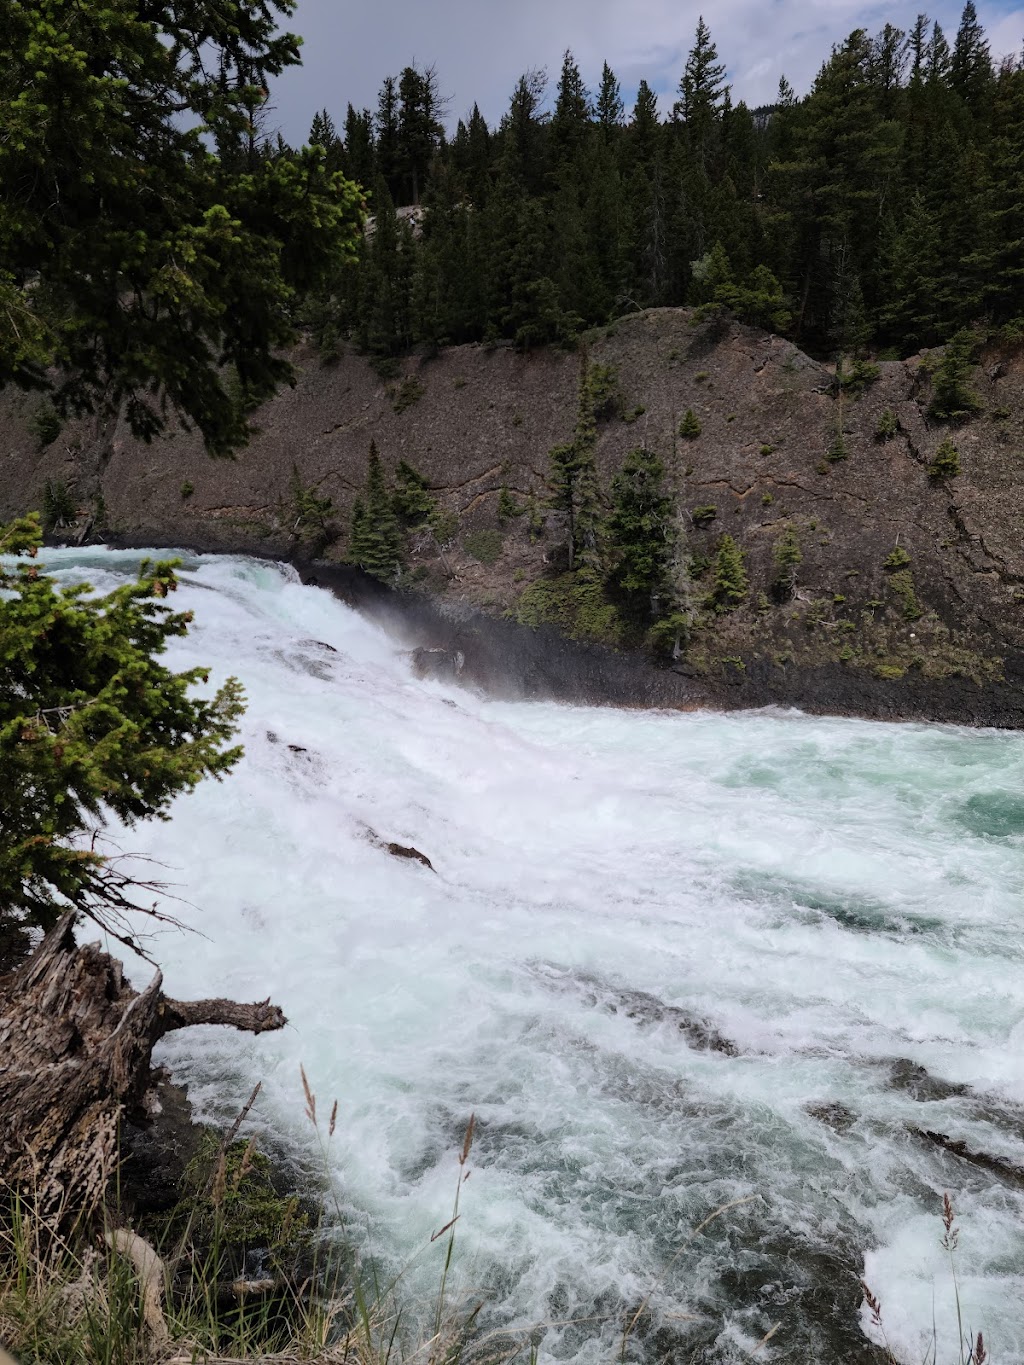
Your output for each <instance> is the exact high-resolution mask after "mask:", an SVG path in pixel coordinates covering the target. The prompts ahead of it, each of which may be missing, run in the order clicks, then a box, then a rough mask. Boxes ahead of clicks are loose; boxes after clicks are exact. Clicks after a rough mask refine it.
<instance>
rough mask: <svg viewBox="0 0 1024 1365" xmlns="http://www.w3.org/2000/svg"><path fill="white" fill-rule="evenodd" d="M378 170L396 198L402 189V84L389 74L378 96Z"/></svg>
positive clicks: (376, 122)
mask: <svg viewBox="0 0 1024 1365" xmlns="http://www.w3.org/2000/svg"><path fill="white" fill-rule="evenodd" d="M375 128H376V172H377V175H378V176H379V177H380V179H381V180H383V182H384V184H385V185H386V186H387V190H388V194H389V195H390V196H391V199H392V202H394V201H395V200H396V199H398V198H399V197H400V195H401V193H402V174H401V172H402V166H401V151H400V149H399V134H398V85H397V83H396V81H395V78H394V76H386V77H385V78H384V83H383V85H382V86H381V88H380V94H379V95H378V96H377V115H376V119H375Z"/></svg>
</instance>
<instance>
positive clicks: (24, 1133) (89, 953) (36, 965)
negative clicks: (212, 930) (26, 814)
mask: <svg viewBox="0 0 1024 1365" xmlns="http://www.w3.org/2000/svg"><path fill="white" fill-rule="evenodd" d="M73 924H74V915H73V914H72V913H68V914H66V915H65V916H64V917H63V918H62V919H61V921H60V923H59V924H57V925H56V927H55V928H54V929H53V930H51V932H50V933H49V934H47V936H46V938H45V939H44V940H43V941H42V943H41V944H40V945H39V947H38V948H37V949H36V951H35V952H34V953H33V954H32V956H31V957H30V958H29V959H28V961H26V962H25V963H24V964H23V965H22V966H21V967H19V968H18V970H17V971H15V972H12V973H11V974H10V975H9V976H6V977H0V1187H6V1188H8V1189H11V1190H16V1191H18V1192H19V1194H21V1195H23V1196H24V1197H27V1198H28V1199H30V1200H31V1202H32V1204H33V1205H34V1207H35V1209H36V1210H37V1211H38V1213H39V1214H41V1215H42V1216H43V1217H44V1218H45V1219H46V1220H47V1221H48V1222H49V1223H51V1224H52V1225H54V1226H62V1225H64V1226H66V1225H67V1224H68V1223H70V1222H71V1221H73V1220H74V1219H77V1218H79V1217H81V1216H83V1215H84V1216H88V1214H89V1213H91V1212H92V1211H93V1210H94V1209H95V1208H96V1207H97V1206H98V1204H99V1203H100V1201H101V1200H102V1198H103V1195H104V1191H105V1189H106V1186H107V1182H108V1180H109V1178H110V1175H111V1173H112V1171H113V1168H114V1163H115V1158H116V1148H117V1127H118V1120H119V1118H120V1116H121V1114H122V1113H123V1112H128V1113H129V1114H131V1113H139V1112H140V1111H142V1110H143V1108H144V1098H145V1095H146V1091H147V1090H148V1088H149V1085H150V1057H151V1054H152V1051H153V1046H154V1044H155V1043H157V1042H158V1041H159V1040H160V1039H161V1038H162V1037H164V1035H165V1034H167V1033H171V1032H173V1031H174V1030H175V1029H179V1028H188V1027H190V1026H192V1025H194V1024H226V1025H228V1026H230V1027H232V1028H237V1029H242V1030H244V1031H246V1032H250V1033H263V1032H266V1031H267V1030H271V1029H279V1028H283V1026H284V1024H285V1022H286V1020H285V1017H284V1015H283V1014H282V1012H281V1010H280V1009H278V1007H277V1006H276V1005H271V1004H270V1002H269V1000H266V1001H263V1002H262V1003H260V1004H255V1005H240V1004H237V1003H235V1002H234V1001H231V1000H197V1001H190V1002H186V1001H180V1000H171V999H169V998H168V997H167V996H165V995H164V994H163V992H162V990H161V985H162V977H161V975H160V973H159V972H157V974H156V976H155V977H154V978H153V980H152V981H151V982H150V983H149V985H148V986H147V987H146V988H145V990H143V991H142V992H141V993H139V992H136V991H134V990H133V989H132V988H131V986H129V984H128V983H127V981H126V980H125V978H124V972H123V969H122V966H121V963H120V962H118V961H117V960H116V959H115V958H112V957H110V956H109V954H107V953H105V952H103V951H102V950H101V948H100V946H99V944H86V945H84V946H83V947H78V946H77V945H76V944H75V939H74V933H73Z"/></svg>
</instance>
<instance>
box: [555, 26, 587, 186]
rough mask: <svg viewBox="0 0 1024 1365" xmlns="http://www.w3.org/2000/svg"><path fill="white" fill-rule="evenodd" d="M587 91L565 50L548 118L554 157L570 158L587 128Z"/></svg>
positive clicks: (580, 142)
mask: <svg viewBox="0 0 1024 1365" xmlns="http://www.w3.org/2000/svg"><path fill="white" fill-rule="evenodd" d="M590 116H591V107H590V95H589V94H588V93H587V87H586V86H585V85H584V84H583V77H582V76H581V75H580V69H579V67H578V66H577V65H576V59H575V58H574V57H573V55H572V53H571V52H569V51H568V50H567V51H566V53H565V56H564V57H563V58H562V72H561V75H560V76H559V78H558V91H557V94H556V96H555V112H554V114H553V115H552V118H551V145H552V148H553V150H554V155H555V159H556V161H560V162H563V163H564V162H567V161H573V160H574V159H575V158H577V157H578V156H579V154H580V151H581V149H582V147H583V145H584V143H585V141H586V139H587V134H588V133H589V131H590Z"/></svg>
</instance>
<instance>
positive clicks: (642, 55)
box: [271, 0, 1024, 142]
mask: <svg viewBox="0 0 1024 1365" xmlns="http://www.w3.org/2000/svg"><path fill="white" fill-rule="evenodd" d="M921 8H922V3H921V0H910V2H909V3H896V4H892V3H865V0H717V3H715V4H714V5H712V4H710V3H709V2H708V0H703V3H701V0H697V3H690V2H689V0H516V3H515V4H514V5H513V4H508V3H507V0H369V3H362V4H358V5H356V4H342V3H340V2H339V0H299V6H298V10H297V12H296V14H295V16H294V18H293V21H292V23H291V25H290V27H292V28H293V29H294V30H295V31H296V32H298V33H301V34H302V35H303V37H304V39H305V45H304V48H303V63H304V64H303V67H302V68H301V70H297V71H289V72H286V73H285V74H284V75H283V76H282V77H281V78H280V79H279V80H278V81H277V82H276V84H275V86H274V89H273V93H272V101H273V105H274V112H273V114H272V116H271V122H272V123H273V124H275V125H276V126H279V127H280V130H281V132H282V133H283V134H284V136H285V137H286V138H287V139H288V140H289V141H292V142H300V141H302V140H303V139H304V138H305V136H306V133H307V131H308V128H309V124H310V120H311V119H312V116H313V114H314V113H315V112H316V110H317V109H320V108H327V109H328V110H329V111H330V112H331V114H332V115H333V116H334V118H335V121H336V122H338V123H340V122H341V120H342V119H343V118H344V114H345V108H346V105H347V104H348V103H349V102H351V103H352V104H354V105H355V106H356V107H357V108H363V107H368V108H371V109H372V108H374V107H375V106H376V102H377V91H378V89H379V88H380V83H381V80H382V79H383V78H384V76H386V75H388V74H394V75H397V74H398V72H399V71H400V70H401V69H402V67H404V66H407V65H410V64H412V63H416V64H418V65H419V66H421V67H422V66H428V65H431V64H434V65H436V67H437V71H438V76H439V80H440V85H441V88H442V90H443V91H444V92H445V93H446V94H448V95H449V96H450V97H451V102H450V107H449V117H450V122H451V123H452V126H454V122H455V120H456V119H458V118H460V117H463V116H464V115H465V114H466V113H468V111H469V110H470V109H471V108H472V105H473V102H474V101H476V102H477V103H478V104H479V105H480V108H481V110H482V111H483V113H484V115H485V117H486V118H487V119H488V121H489V122H491V123H492V124H493V123H496V122H497V121H498V119H500V117H501V115H502V113H503V111H504V110H505V108H506V106H507V104H508V97H509V95H510V94H511V91H512V87H513V86H514V84H515V82H516V80H517V79H518V77H519V75H520V74H521V73H522V72H523V71H525V70H527V69H529V68H534V67H546V68H547V70H548V72H549V74H550V75H551V78H552V89H553V86H554V80H555V78H556V77H557V74H558V69H559V67H560V65H561V60H562V53H563V52H564V51H565V49H566V48H567V47H569V48H572V50H573V53H574V55H575V57H576V60H577V61H578V62H579V64H580V67H581V69H582V71H583V74H584V77H585V78H586V80H587V81H588V82H589V84H590V85H591V87H593V86H595V85H596V83H597V80H598V78H599V76H600V72H601V65H602V62H604V61H607V62H608V63H609V65H610V66H611V67H612V69H613V70H614V71H615V73H616V75H617V76H618V77H619V80H620V81H621V82H622V85H623V89H624V91H625V92H626V93H627V95H628V96H629V97H630V98H632V95H633V93H634V92H635V90H636V86H637V83H638V82H639V80H640V78H641V77H646V79H647V81H648V82H649V83H650V84H651V85H652V86H653V87H654V89H655V90H657V91H658V92H659V96H660V98H661V104H662V109H663V112H667V111H668V109H669V108H671V105H672V100H673V98H674V95H675V89H676V86H677V85H678V82H679V77H680V74H681V72H682V68H683V63H684V62H685V60H686V54H687V52H688V50H689V48H690V45H691V43H692V41H693V34H694V30H695V28H696V26H697V19H698V15H699V14H700V13H701V11H702V10H703V11H704V13H705V16H706V18H707V20H708V22H709V24H710V25H711V31H712V36H713V38H714V39H715V42H716V43H717V45H718V51H719V54H720V56H721V58H722V60H723V61H725V62H726V63H727V66H728V70H729V79H730V81H731V82H732V84H733V98H734V99H737V100H738V99H745V100H746V101H747V103H748V104H750V105H757V104H762V103H765V102H768V101H770V100H771V99H773V98H774V95H775V92H776V90H777V89H778V84H779V77H780V76H781V75H785V76H786V77H787V78H788V80H789V81H790V83H791V84H792V85H793V86H794V87H795V88H796V90H797V91H798V92H803V91H806V90H807V89H808V88H809V87H810V85H811V82H812V81H813V80H814V76H815V74H816V72H817V71H818V69H819V67H820V66H821V64H822V62H823V61H824V60H825V59H826V58H827V57H828V54H829V51H830V49H831V47H832V44H833V43H836V42H841V41H842V39H843V38H844V37H845V36H846V35H847V34H848V33H849V32H850V31H851V30H852V29H854V28H858V27H864V28H867V29H869V30H870V31H872V32H875V31H877V30H878V29H879V28H881V27H882V25H883V24H885V23H892V24H896V25H898V26H900V27H902V28H908V27H909V26H910V25H911V24H912V23H913V20H914V17H915V15H916V14H917V12H918V11H919V10H920V9H921ZM979 10H980V13H981V18H982V20H983V22H984V23H985V24H986V26H987V28H988V30H989V39H990V41H991V43H992V48H993V53H994V54H996V55H1002V54H1004V53H1008V52H1014V53H1019V52H1020V50H1021V48H1022V46H1024V9H1022V8H1008V7H1007V5H1006V4H1000V3H998V0H996V2H995V3H991V4H989V5H984V4H982V5H980V6H979ZM929 13H931V14H932V15H933V17H935V18H937V19H938V20H939V21H940V22H941V23H942V24H943V27H944V28H945V29H946V31H947V34H948V36H949V37H950V39H952V37H953V34H955V32H956V28H957V25H958V23H959V15H960V6H959V5H958V4H952V5H951V4H949V3H947V0H942V3H937V4H934V5H933V6H932V7H931V8H930V9H929Z"/></svg>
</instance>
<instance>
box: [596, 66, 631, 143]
mask: <svg viewBox="0 0 1024 1365" xmlns="http://www.w3.org/2000/svg"><path fill="white" fill-rule="evenodd" d="M595 112H596V114H597V124H598V127H599V128H600V129H601V136H602V137H603V138H604V141H605V142H606V143H610V142H612V141H613V140H614V139H615V137H616V135H617V134H618V133H619V132H620V130H621V128H622V117H623V114H624V112H625V106H624V105H623V103H622V91H621V89H620V88H619V82H618V81H617V80H616V79H615V72H614V71H613V70H612V69H611V67H610V66H609V65H608V63H607V62H605V64H604V66H603V67H602V69H601V87H600V90H599V91H598V95H597V106H596V109H595Z"/></svg>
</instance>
